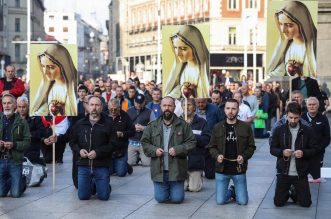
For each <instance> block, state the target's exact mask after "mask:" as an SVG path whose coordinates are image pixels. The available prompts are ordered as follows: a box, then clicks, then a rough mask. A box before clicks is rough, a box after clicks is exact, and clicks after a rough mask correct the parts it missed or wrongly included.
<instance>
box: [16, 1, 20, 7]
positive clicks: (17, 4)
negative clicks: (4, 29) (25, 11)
mask: <svg viewBox="0 0 331 219" xmlns="http://www.w3.org/2000/svg"><path fill="white" fill-rule="evenodd" d="M15 7H16V8H20V7H21V0H15Z"/></svg>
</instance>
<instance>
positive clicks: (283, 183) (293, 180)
mask: <svg viewBox="0 0 331 219" xmlns="http://www.w3.org/2000/svg"><path fill="white" fill-rule="evenodd" d="M291 185H293V186H294V188H295V191H296V194H297V202H298V203H299V205H300V206H302V207H309V206H310V205H311V195H310V189H309V183H308V177H307V176H304V177H298V176H287V175H281V174H279V175H277V183H276V191H275V197H274V204H275V205H276V206H277V207H281V206H284V205H285V203H286V202H287V200H288V199H289V189H290V186H291Z"/></svg>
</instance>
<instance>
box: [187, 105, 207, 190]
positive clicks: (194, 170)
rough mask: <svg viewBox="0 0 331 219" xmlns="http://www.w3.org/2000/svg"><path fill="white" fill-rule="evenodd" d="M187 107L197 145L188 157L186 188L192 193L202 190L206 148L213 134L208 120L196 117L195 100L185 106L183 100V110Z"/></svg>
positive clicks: (188, 121)
mask: <svg viewBox="0 0 331 219" xmlns="http://www.w3.org/2000/svg"><path fill="white" fill-rule="evenodd" d="M185 105H187V106H185ZM185 107H187V119H186V122H187V123H188V124H190V127H191V129H192V132H193V134H194V136H195V139H196V140H197V144H196V147H195V148H194V149H193V151H192V152H190V153H189V155H188V171H187V177H186V180H185V182H184V188H185V190H187V191H190V192H199V191H200V190H201V188H202V172H203V170H204V168H205V150H206V149H205V147H206V146H207V144H208V142H209V140H210V135H211V132H210V130H209V129H208V125H207V122H206V120H205V119H203V118H201V117H199V116H198V115H196V113H195V111H196V105H195V100H194V99H187V104H185V99H183V100H182V108H183V109H185Z"/></svg>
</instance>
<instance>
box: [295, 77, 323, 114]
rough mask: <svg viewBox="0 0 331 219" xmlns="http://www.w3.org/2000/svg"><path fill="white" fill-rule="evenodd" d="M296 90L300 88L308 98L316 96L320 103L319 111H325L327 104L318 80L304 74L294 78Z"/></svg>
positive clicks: (304, 96) (305, 97)
mask: <svg viewBox="0 0 331 219" xmlns="http://www.w3.org/2000/svg"><path fill="white" fill-rule="evenodd" d="M295 90H299V91H300V92H301V94H302V95H303V98H304V99H307V98H308V97H316V98H317V99H318V101H319V103H320V105H319V111H320V112H324V111H325V104H324V101H323V98H322V93H321V91H320V89H319V87H318V82H317V80H315V79H313V78H311V77H304V76H300V77H297V78H294V79H293V80H292V91H295Z"/></svg>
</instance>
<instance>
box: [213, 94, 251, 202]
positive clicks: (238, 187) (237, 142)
mask: <svg viewBox="0 0 331 219" xmlns="http://www.w3.org/2000/svg"><path fill="white" fill-rule="evenodd" d="M224 112H225V115H226V120H225V121H223V122H220V123H218V124H216V125H215V127H214V129H213V132H212V136H211V139H210V142H209V145H208V146H207V148H209V152H210V154H211V156H212V158H213V159H215V161H216V162H215V171H216V174H215V175H216V203H217V204H219V205H222V204H225V203H227V202H229V201H231V200H236V202H237V203H238V204H239V205H246V204H247V202H248V192H247V181H246V170H247V165H248V162H247V161H248V159H250V158H251V157H252V156H253V153H254V151H255V149H256V147H255V143H254V137H253V132H252V129H251V126H250V124H248V123H246V122H243V121H240V120H238V119H237V115H238V112H239V103H238V101H237V100H235V99H229V100H227V101H226V103H225V108H224ZM230 179H232V181H233V183H234V186H230V188H228V187H229V182H230Z"/></svg>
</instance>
